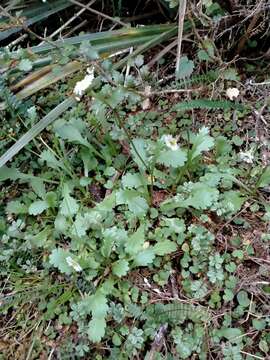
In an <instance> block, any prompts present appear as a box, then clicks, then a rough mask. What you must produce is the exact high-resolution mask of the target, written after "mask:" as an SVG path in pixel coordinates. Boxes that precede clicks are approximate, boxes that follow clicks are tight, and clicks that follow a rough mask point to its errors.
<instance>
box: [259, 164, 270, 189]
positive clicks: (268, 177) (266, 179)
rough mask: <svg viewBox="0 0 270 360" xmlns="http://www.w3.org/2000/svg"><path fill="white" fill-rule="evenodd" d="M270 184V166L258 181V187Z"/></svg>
mask: <svg viewBox="0 0 270 360" xmlns="http://www.w3.org/2000/svg"><path fill="white" fill-rule="evenodd" d="M269 184H270V166H268V167H267V168H266V169H265V170H264V172H263V174H262V176H261V177H260V179H259V181H258V185H257V186H258V187H264V186H268V185H269Z"/></svg>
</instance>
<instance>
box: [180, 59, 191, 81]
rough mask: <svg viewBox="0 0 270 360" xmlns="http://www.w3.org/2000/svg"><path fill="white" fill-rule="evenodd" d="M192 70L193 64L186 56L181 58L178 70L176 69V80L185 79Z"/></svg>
mask: <svg viewBox="0 0 270 360" xmlns="http://www.w3.org/2000/svg"><path fill="white" fill-rule="evenodd" d="M193 70H194V62H193V61H192V60H189V59H188V57H187V56H183V57H182V58H181V60H180V63H179V68H178V69H176V77H177V79H185V78H187V77H190V75H191V74H192V73H193Z"/></svg>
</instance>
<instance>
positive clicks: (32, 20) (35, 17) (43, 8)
mask: <svg viewBox="0 0 270 360" xmlns="http://www.w3.org/2000/svg"><path fill="white" fill-rule="evenodd" d="M72 5H73V4H72V3H70V2H68V1H66V0H59V1H55V3H54V4H53V7H52V6H51V5H49V3H44V4H43V5H40V6H38V7H36V8H34V9H32V10H31V11H27V10H25V11H23V12H22V13H21V14H20V17H25V18H26V19H27V20H26V21H25V25H26V26H31V25H33V24H36V23H37V22H39V21H42V20H44V19H47V18H48V17H49V16H51V15H53V14H56V13H57V12H59V11H61V10H64V9H66V8H68V7H70V6H72ZM21 30H22V26H17V27H15V28H12V29H8V30H5V31H2V32H1V33H0V41H2V40H4V39H7V38H8V37H9V36H11V35H12V34H15V33H17V32H19V31H21Z"/></svg>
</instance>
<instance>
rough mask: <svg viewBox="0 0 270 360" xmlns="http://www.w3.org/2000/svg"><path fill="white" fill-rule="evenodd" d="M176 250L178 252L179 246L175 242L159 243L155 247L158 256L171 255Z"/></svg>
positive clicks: (165, 241) (164, 241)
mask: <svg viewBox="0 0 270 360" xmlns="http://www.w3.org/2000/svg"><path fill="white" fill-rule="evenodd" d="M176 250H177V245H176V244H175V242H173V241H170V240H163V241H159V242H158V243H157V244H156V245H155V246H154V252H155V254H156V255H159V256H163V255H167V254H170V253H172V252H174V251H176Z"/></svg>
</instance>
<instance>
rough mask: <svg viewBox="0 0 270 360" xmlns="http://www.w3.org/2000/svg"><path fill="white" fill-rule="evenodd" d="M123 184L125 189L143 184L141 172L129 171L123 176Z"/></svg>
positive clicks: (135, 187) (136, 187)
mask: <svg viewBox="0 0 270 360" xmlns="http://www.w3.org/2000/svg"><path fill="white" fill-rule="evenodd" d="M122 185H123V188H124V189H138V188H139V187H141V186H142V185H143V183H142V178H141V174H139V173H136V174H131V173H127V174H125V175H124V176H123V177H122Z"/></svg>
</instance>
